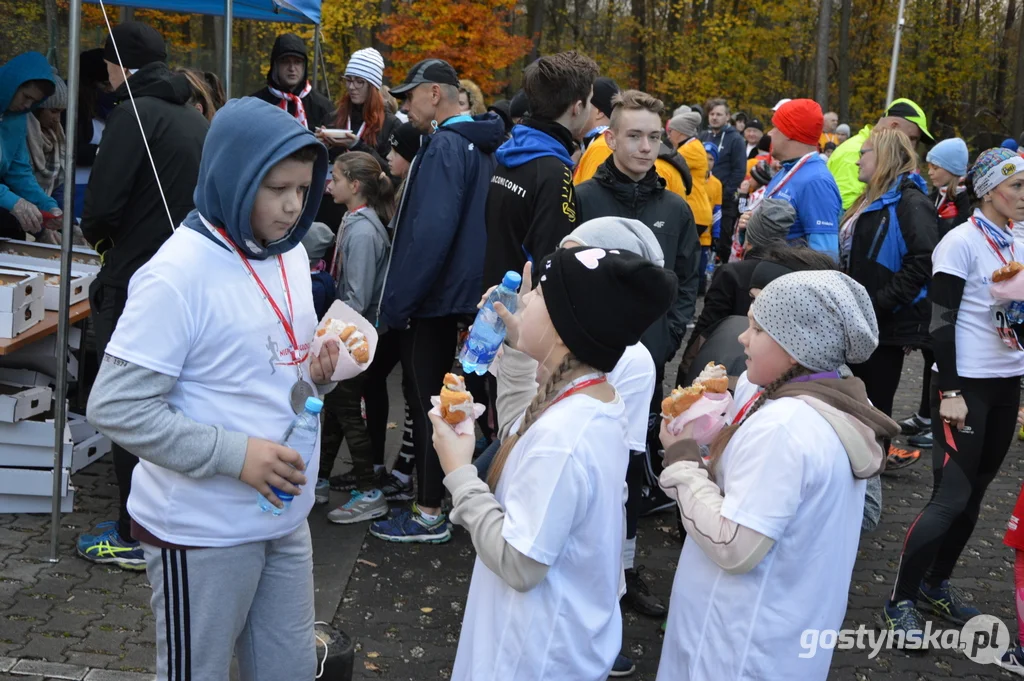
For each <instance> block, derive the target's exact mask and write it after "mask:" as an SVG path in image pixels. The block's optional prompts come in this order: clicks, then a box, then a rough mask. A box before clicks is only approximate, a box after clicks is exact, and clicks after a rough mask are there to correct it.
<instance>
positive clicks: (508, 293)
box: [459, 271, 523, 376]
mask: <svg viewBox="0 0 1024 681" xmlns="http://www.w3.org/2000/svg"><path fill="white" fill-rule="evenodd" d="M522 283H523V278H522V277H521V276H520V275H518V274H516V273H515V272H511V271H509V272H506V273H505V278H504V279H502V280H501V285H500V286H498V287H497V288H496V289H494V290H493V291H491V295H489V296H487V302H486V303H484V306H483V307H482V308H480V311H479V312H477V313H476V320H475V321H474V322H473V330H472V331H471V332H470V334H469V338H467V339H466V344H465V345H463V346H462V352H461V353H460V354H459V362H461V363H462V370H463V371H464V372H465V373H467V374H471V373H476V374H477V375H479V376H483V375H484V374H486V373H487V367H489V366H491V362H493V361H494V356H495V355H496V354H498V348H500V347H501V344H502V343H503V342H504V341H505V333H506V329H505V322H503V321H501V317H499V316H498V313H497V312H495V311H494V303H496V302H500V303H501V304H502V305H504V306H505V307H506V308H507V309H508V311H509V312H513V313H514V312H515V311H516V300H517V293H516V292H517V291H518V290H519V285H520V284H522Z"/></svg>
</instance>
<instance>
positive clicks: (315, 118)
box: [252, 33, 334, 131]
mask: <svg viewBox="0 0 1024 681" xmlns="http://www.w3.org/2000/svg"><path fill="white" fill-rule="evenodd" d="M252 96H253V97H257V98H259V99H262V100H263V101H264V102H269V103H270V104H273V105H274V106H278V107H280V108H282V109H284V110H285V111H287V112H288V113H290V114H291V115H292V117H293V118H294V119H295V120H297V121H299V122H300V123H302V124H303V125H305V126H306V127H307V128H309V129H310V130H312V131H316V129H317V128H320V127H325V126H328V127H329V126H330V125H331V120H332V118H331V116H332V114H333V113H334V105H333V104H332V103H331V100H329V99H327V98H326V97H324V96H323V95H322V94H320V93H319V92H317V91H316V90H314V89H313V85H312V83H310V82H309V50H308V49H307V48H306V42H305V41H304V40H303V39H302V38H300V37H299V36H297V35H295V34H294V33H282V34H281V35H279V36H277V39H276V40H274V47H273V49H271V51H270V68H269V69H267V84H266V86H264V87H263V88H262V89H260V90H259V91H257V92H255V93H253V95H252Z"/></svg>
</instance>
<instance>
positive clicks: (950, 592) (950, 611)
mask: <svg viewBox="0 0 1024 681" xmlns="http://www.w3.org/2000/svg"><path fill="white" fill-rule="evenodd" d="M971 600H974V599H973V598H971V597H970V596H969V595H968V594H967V592H965V591H964V590H963V589H960V588H958V587H955V586H951V585H950V583H949V580H948V579H944V580H942V583H941V584H939V585H938V586H935V587H930V588H929V587H928V585H927V584H925V583H924V582H921V586H919V587H918V589H917V602H918V603H920V604H921V609H922V610H928V611H930V612H933V613H935V614H936V615H938V616H939V617H941V618H942V619H944V620H947V621H949V622H952V623H953V624H958V625H960V626H963V625H965V624H967V620H969V619H971V618H972V617H976V616H978V615H980V614H981V610H978V609H977V608H975V607H974V606H973V605H968V601H971Z"/></svg>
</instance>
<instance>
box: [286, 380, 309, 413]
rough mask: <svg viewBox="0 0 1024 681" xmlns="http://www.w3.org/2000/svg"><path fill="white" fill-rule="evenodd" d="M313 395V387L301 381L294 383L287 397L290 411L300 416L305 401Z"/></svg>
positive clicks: (304, 406)
mask: <svg viewBox="0 0 1024 681" xmlns="http://www.w3.org/2000/svg"><path fill="white" fill-rule="evenodd" d="M314 395H315V393H314V392H313V386H311V385H310V384H309V383H307V382H306V381H303V380H302V379H299V380H298V381H296V382H295V385H293V386H292V389H291V392H290V393H289V395H288V401H289V402H291V404H292V411H294V412H295V413H296V414H301V413H302V412H303V410H305V408H306V399H307V398H310V397H313V396H314Z"/></svg>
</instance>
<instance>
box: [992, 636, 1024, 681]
mask: <svg viewBox="0 0 1024 681" xmlns="http://www.w3.org/2000/svg"><path fill="white" fill-rule="evenodd" d="M996 664H997V665H999V666H1000V667H1002V668H1003V669H1005V670H1006V671H1008V672H1011V673H1013V674H1016V675H1017V676H1024V648H1022V647H1021V646H1020V645H1019V644H1018V645H1017V646H1014V647H1013V648H1010V649H1009V650H1007V651H1006V652H1005V653H1003V657H1002V659H1000V660H999V661H998V662H996Z"/></svg>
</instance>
